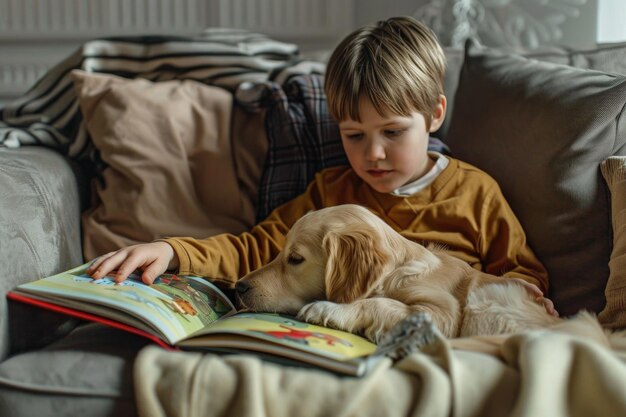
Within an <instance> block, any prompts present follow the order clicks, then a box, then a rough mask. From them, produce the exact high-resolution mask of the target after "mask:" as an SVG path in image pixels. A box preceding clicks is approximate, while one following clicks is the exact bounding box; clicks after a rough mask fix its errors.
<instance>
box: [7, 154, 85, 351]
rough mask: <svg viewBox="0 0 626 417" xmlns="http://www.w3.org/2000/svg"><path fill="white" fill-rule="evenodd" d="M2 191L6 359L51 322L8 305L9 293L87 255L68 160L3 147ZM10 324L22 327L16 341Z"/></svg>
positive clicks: (75, 190)
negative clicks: (11, 351) (82, 250)
mask: <svg viewBox="0 0 626 417" xmlns="http://www.w3.org/2000/svg"><path fill="white" fill-rule="evenodd" d="M0 194H1V195H2V198H1V199H0V237H1V238H0V265H1V267H0V358H4V357H5V356H6V355H7V354H8V353H9V349H10V347H11V345H12V344H13V345H16V346H24V345H25V344H27V343H29V342H32V339H33V338H37V337H39V335H40V334H41V333H42V331H43V328H44V326H48V325H50V324H51V323H49V320H48V318H45V319H41V318H40V317H39V315H38V314H35V313H33V311H32V308H31V309H28V308H25V306H17V305H13V304H18V303H13V302H9V303H7V299H6V293H7V291H10V290H11V289H13V288H14V287H15V286H16V285H18V284H21V283H24V282H28V281H33V280H35V279H39V278H43V277H45V276H48V275H52V274H54V273H57V272H60V271H63V270H66V269H69V268H71V267H72V266H75V265H78V264H80V263H81V262H82V259H83V258H82V252H81V239H80V211H81V200H80V195H81V194H80V192H79V188H78V181H77V177H76V175H75V172H74V170H73V169H72V166H71V165H70V163H69V162H68V160H67V159H66V158H64V157H63V156H61V155H59V154H58V153H56V152H54V151H52V150H49V149H46V148H43V147H24V148H19V149H9V148H0ZM9 310H11V311H9ZM54 320H55V321H57V322H59V318H56V319H54ZM10 328H11V329H20V331H19V334H17V335H15V336H13V335H11V339H12V340H9V339H10V337H9V335H10V331H9V329H10ZM38 334H39V335H38ZM48 337H49V335H48ZM28 339H30V340H28Z"/></svg>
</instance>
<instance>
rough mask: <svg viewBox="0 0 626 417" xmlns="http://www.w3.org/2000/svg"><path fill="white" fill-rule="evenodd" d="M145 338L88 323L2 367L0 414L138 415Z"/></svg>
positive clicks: (10, 360)
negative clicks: (136, 369) (136, 389)
mask: <svg viewBox="0 0 626 417" xmlns="http://www.w3.org/2000/svg"><path fill="white" fill-rule="evenodd" d="M147 343H148V342H147V340H146V339H143V338H141V337H139V336H135V335H132V334H130V333H126V332H122V331H119V330H116V329H112V328H109V327H105V326H103V325H99V324H86V325H83V326H80V327H78V328H77V329H75V330H74V331H73V332H72V333H71V334H70V335H68V336H67V337H65V338H63V339H61V340H59V341H58V342H56V343H53V344H51V345H49V346H48V347H46V348H45V349H41V350H37V351H32V352H28V353H22V354H20V355H16V356H14V357H12V358H10V359H8V360H6V361H4V362H3V363H2V364H0V415H2V416H11V417H20V416H24V417H31V416H38V417H45V416H50V417H53V416H54V417H56V416H90V417H97V416H103V417H104V416H115V417H123V416H136V414H137V412H136V409H135V402H134V395H133V380H132V365H133V361H134V358H135V356H136V355H137V353H138V352H139V350H140V349H141V348H142V347H143V346H145V345H146V344H147Z"/></svg>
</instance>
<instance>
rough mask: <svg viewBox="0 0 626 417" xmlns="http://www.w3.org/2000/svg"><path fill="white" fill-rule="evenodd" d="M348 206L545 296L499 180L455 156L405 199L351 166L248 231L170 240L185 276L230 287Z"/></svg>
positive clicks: (327, 175) (542, 278)
mask: <svg viewBox="0 0 626 417" xmlns="http://www.w3.org/2000/svg"><path fill="white" fill-rule="evenodd" d="M347 203H355V204H360V205H362V206H365V207H367V208H369V209H371V210H373V211H374V212H375V213H376V214H377V215H378V216H380V217H381V218H382V219H383V220H384V221H385V222H387V223H388V224H389V225H390V226H391V227H392V228H393V229H395V230H396V231H398V232H399V233H400V234H402V235H403V236H404V237H406V238H408V239H410V240H413V241H416V242H418V243H421V244H427V243H437V244H440V245H442V246H443V247H444V248H445V250H447V251H448V252H449V253H450V254H452V255H454V256H456V257H458V258H461V259H463V260H464V261H467V262H468V263H469V264H470V265H471V266H472V267H474V268H476V269H481V270H483V271H485V272H488V273H490V274H494V275H505V276H511V277H513V276H515V277H519V278H523V279H525V280H527V281H529V282H532V283H534V284H537V285H538V286H539V287H540V288H541V289H542V290H543V291H544V293H545V292H546V291H547V286H548V280H547V273H546V270H545V268H544V267H543V265H542V264H541V262H539V260H538V259H537V258H536V257H535V255H534V254H533V252H532V251H531V249H530V248H529V247H528V245H527V243H526V236H525V233H524V231H523V230H522V227H521V225H520V223H519V221H518V220H517V218H516V217H515V215H514V214H513V211H512V210H511V208H510V207H509V205H508V204H507V202H506V201H505V199H504V197H503V196H502V193H501V191H500V188H499V187H498V185H497V184H496V182H495V180H493V179H492V178H491V177H489V176H488V175H487V174H486V173H484V172H482V171H480V170H479V169H478V168H475V167H473V166H471V165H469V164H467V163H464V162H461V161H459V160H457V159H453V158H450V163H449V164H448V166H447V167H446V168H445V169H444V170H443V171H442V172H441V173H440V174H439V176H438V177H437V178H436V179H435V180H434V181H433V182H432V183H431V184H430V185H429V186H428V187H426V188H425V189H424V190H422V191H420V192H418V193H415V194H414V195H411V196H408V197H398V196H394V195H392V194H382V193H379V192H377V191H375V190H373V189H372V188H370V187H369V186H368V185H367V184H366V183H365V182H364V181H363V180H361V179H360V178H359V177H358V176H357V175H356V174H355V173H354V171H353V170H352V169H351V168H349V167H335V168H329V169H326V170H323V171H321V172H320V173H318V174H316V176H315V179H314V180H313V182H312V183H311V184H309V186H308V188H307V190H306V191H305V193H304V194H302V195H300V196H298V197H296V198H295V199H294V200H292V201H290V202H288V203H286V204H284V205H282V206H280V207H278V208H277V209H276V210H274V211H273V212H272V213H271V214H270V216H269V217H268V218H267V219H266V220H264V221H262V222H261V223H259V224H258V225H256V226H255V227H253V228H252V230H250V232H246V233H243V234H241V235H239V236H235V235H231V234H222V235H217V236H213V237H210V238H207V239H193V238H169V239H165V241H166V242H168V243H169V244H170V245H172V247H173V248H174V251H175V252H176V255H177V256H178V260H179V262H180V267H179V273H180V274H190V275H199V276H206V277H208V278H210V279H215V280H220V281H226V282H227V283H228V284H233V283H234V282H235V281H236V280H237V279H238V278H240V277H242V276H244V275H245V274H246V273H248V272H250V271H252V270H255V269H257V268H259V267H260V266H262V265H265V264H267V263H268V262H269V261H271V260H272V259H273V258H274V257H275V256H276V255H277V254H278V252H279V251H280V250H281V248H282V247H283V244H284V240H285V235H286V234H287V232H288V231H289V229H290V228H291V227H292V225H293V224H294V223H295V222H296V220H298V219H299V218H300V217H301V216H303V215H304V214H305V213H307V212H308V211H310V210H315V209H319V208H323V207H328V206H335V205H339V204H347Z"/></svg>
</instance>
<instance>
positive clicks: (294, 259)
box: [287, 253, 304, 265]
mask: <svg viewBox="0 0 626 417" xmlns="http://www.w3.org/2000/svg"><path fill="white" fill-rule="evenodd" d="M302 262H304V258H303V257H302V256H300V255H298V254H297V253H292V254H290V255H289V257H288V258H287V263H288V264H289V265H300V264H301V263H302Z"/></svg>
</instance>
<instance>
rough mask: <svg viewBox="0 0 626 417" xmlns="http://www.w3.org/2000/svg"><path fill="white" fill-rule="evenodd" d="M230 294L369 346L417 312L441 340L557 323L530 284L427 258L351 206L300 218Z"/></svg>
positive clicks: (433, 253)
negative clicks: (269, 257)
mask: <svg viewBox="0 0 626 417" xmlns="http://www.w3.org/2000/svg"><path fill="white" fill-rule="evenodd" d="M235 288H236V294H237V298H238V301H239V302H240V304H241V305H242V306H243V307H244V308H247V309H249V310H253V311H271V312H279V313H287V314H293V315H297V317H298V318H299V319H301V320H304V321H307V322H310V323H314V324H321V325H324V326H328V327H333V328H336V329H341V330H345V331H348V332H352V333H357V334H362V335H364V336H366V337H367V338H369V339H370V340H372V341H374V342H378V341H379V340H380V339H381V337H382V336H383V335H384V334H385V333H386V332H387V331H389V330H390V329H391V328H392V327H393V326H395V325H396V324H397V323H399V322H400V321H402V320H403V319H404V318H406V317H407V316H409V315H410V314H413V313H417V312H420V311H422V312H426V313H429V314H430V315H431V317H432V321H433V322H434V324H435V325H436V326H437V327H438V328H439V330H440V331H441V332H442V333H443V335H444V336H446V337H449V338H454V337H459V336H473V335H495V334H504V333H512V332H517V331H520V330H525V329H531V328H537V327H545V326H549V325H552V324H555V323H558V322H559V320H560V319H559V318H557V317H555V316H552V315H551V314H549V313H548V312H547V311H546V307H545V306H544V304H542V303H540V302H538V301H536V298H537V295H540V294H541V293H540V292H539V289H538V288H536V287H534V286H532V285H531V284H525V283H524V282H523V281H522V280H521V279H515V278H503V277H497V276H494V275H489V274H486V273H483V272H480V271H478V270H475V269H474V268H472V267H470V266H469V265H468V264H467V263H465V262H463V261H462V260H460V259H457V258H455V257H453V256H450V255H448V254H446V253H444V252H443V251H437V250H436V249H435V250H430V249H427V248H426V247H424V246H422V245H420V244H418V243H415V242H412V241H410V240H408V239H406V238H404V237H403V236H401V235H400V234H399V233H397V232H396V231H394V230H393V229H392V228H391V227H390V226H389V225H387V224H386V223H385V222H384V221H382V220H381V219H380V218H378V217H377V216H376V215H374V214H373V213H371V212H370V211H369V210H367V209H365V208H363V207H361V206H357V205H341V206H336V207H329V208H324V209H321V210H318V211H314V212H310V213H308V214H307V215H305V216H303V217H302V218H301V219H300V220H298V221H297V222H296V224H294V226H293V228H292V229H291V230H290V231H289V233H288V234H287V236H286V242H285V247H284V249H283V251H281V253H280V254H279V255H278V256H277V257H276V259H274V260H273V261H272V262H270V263H269V264H267V265H265V266H264V267H262V268H260V269H258V270H256V271H254V272H251V273H250V274H248V275H246V276H245V277H243V278H242V279H241V280H240V281H239V282H238V283H237V285H236V287H235ZM529 288H531V289H529ZM532 288H535V289H536V292H537V294H533V290H532Z"/></svg>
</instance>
